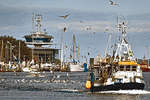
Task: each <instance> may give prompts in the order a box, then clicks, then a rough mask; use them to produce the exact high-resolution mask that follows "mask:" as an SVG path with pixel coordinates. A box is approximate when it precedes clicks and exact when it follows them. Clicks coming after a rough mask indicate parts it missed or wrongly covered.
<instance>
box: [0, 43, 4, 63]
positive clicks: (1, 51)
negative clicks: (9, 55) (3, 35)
mask: <svg viewBox="0 0 150 100" xmlns="http://www.w3.org/2000/svg"><path fill="white" fill-rule="evenodd" d="M0 60H1V62H3V40H2V46H1V59H0Z"/></svg>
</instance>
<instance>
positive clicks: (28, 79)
mask: <svg viewBox="0 0 150 100" xmlns="http://www.w3.org/2000/svg"><path fill="white" fill-rule="evenodd" d="M87 75H88V73H85V72H81V73H77V72H72V73H68V74H67V73H66V72H57V73H49V72H45V73H24V72H20V73H13V72H8V73H7V72H6V73H0V100H102V99H103V100H149V98H150V95H149V94H150V77H149V76H150V73H143V75H144V80H145V84H146V86H145V90H144V91H136V90H133V91H117V92H116V91H107V92H104V91H103V92H97V93H91V92H88V91H87V90H86V89H85V81H86V80H87Z"/></svg>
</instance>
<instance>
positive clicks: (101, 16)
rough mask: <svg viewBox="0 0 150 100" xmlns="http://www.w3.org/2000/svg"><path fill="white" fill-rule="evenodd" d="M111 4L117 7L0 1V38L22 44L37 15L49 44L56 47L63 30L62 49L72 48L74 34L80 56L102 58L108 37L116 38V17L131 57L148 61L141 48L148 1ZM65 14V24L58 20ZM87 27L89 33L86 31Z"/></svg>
mask: <svg viewBox="0 0 150 100" xmlns="http://www.w3.org/2000/svg"><path fill="white" fill-rule="evenodd" d="M113 1H114V2H116V3H118V4H119V6H111V5H110V3H109V0H1V2H0V35H11V36H14V37H16V38H17V39H22V40H23V39H24V38H23V36H24V35H27V34H30V32H31V31H32V13H33V12H34V13H40V14H42V15H43V22H42V25H43V29H44V28H46V29H47V31H48V32H49V35H53V36H54V37H55V38H54V40H53V41H54V43H56V44H57V47H59V45H60V36H61V33H62V29H63V27H67V32H66V33H65V34H64V37H65V39H64V40H65V44H66V45H68V46H71V45H72V35H73V34H76V38H77V43H78V44H80V48H81V50H80V52H81V55H87V52H91V55H90V57H94V56H96V55H97V54H98V53H100V54H101V55H102V56H103V54H104V50H105V48H106V45H107V38H108V33H109V32H111V33H113V40H116V38H115V37H117V36H118V35H119V33H118V31H117V29H116V28H115V25H116V24H117V21H116V19H117V16H120V18H121V19H122V20H123V19H124V20H125V21H126V22H127V24H128V25H127V26H128V29H127V32H128V40H129V42H130V43H131V45H132V48H133V50H134V54H135V56H136V57H138V58H142V57H143V56H144V54H145V55H146V56H147V57H149V56H148V55H147V51H146V49H145V46H150V6H149V4H150V0H113ZM68 13H69V14H70V16H69V17H68V18H67V19H65V20H63V19H61V18H60V17H58V16H60V15H65V14H68ZM81 21H82V23H80V22H81ZM87 27H91V28H92V29H91V30H89V31H87V30H86V28H87ZM106 28H108V29H109V30H110V31H109V32H108V33H106V32H105V33H104V30H105V29H106ZM93 32H94V33H95V34H93Z"/></svg>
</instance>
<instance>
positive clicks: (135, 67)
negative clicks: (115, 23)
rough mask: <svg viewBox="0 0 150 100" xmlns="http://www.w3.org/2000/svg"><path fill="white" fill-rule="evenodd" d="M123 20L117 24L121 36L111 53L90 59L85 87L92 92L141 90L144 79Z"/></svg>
mask: <svg viewBox="0 0 150 100" xmlns="http://www.w3.org/2000/svg"><path fill="white" fill-rule="evenodd" d="M125 28H126V26H125V22H123V23H121V24H119V30H120V31H121V32H122V37H121V39H120V41H119V43H117V44H115V46H114V50H113V53H112V55H106V56H105V58H104V59H100V60H97V61H95V60H96V59H94V58H91V59H90V67H91V73H90V75H89V79H88V81H87V82H86V88H87V89H90V90H91V91H92V92H95V91H109V90H133V89H135V90H139V89H141V90H143V89H144V86H145V85H144V81H143V76H142V70H141V68H140V65H139V64H137V62H136V60H135V59H134V57H133V52H132V50H131V47H130V45H129V44H128V41H127V39H126V31H125Z"/></svg>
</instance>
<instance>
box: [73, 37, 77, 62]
mask: <svg viewBox="0 0 150 100" xmlns="http://www.w3.org/2000/svg"><path fill="white" fill-rule="evenodd" d="M75 46H76V45H75V35H74V34H73V61H74V60H75Z"/></svg>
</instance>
